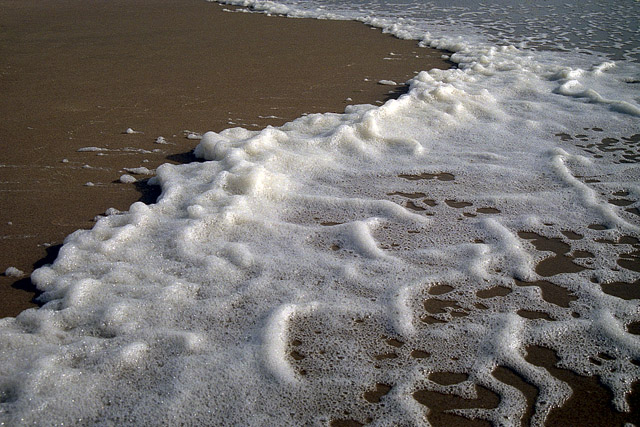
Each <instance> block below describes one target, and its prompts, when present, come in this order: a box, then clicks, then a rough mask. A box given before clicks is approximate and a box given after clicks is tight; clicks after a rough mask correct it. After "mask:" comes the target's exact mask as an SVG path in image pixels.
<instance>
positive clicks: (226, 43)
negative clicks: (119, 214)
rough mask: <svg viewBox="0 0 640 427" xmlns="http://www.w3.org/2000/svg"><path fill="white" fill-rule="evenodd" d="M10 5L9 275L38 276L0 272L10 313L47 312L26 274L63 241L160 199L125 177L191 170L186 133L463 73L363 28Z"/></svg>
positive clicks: (190, 8)
mask: <svg viewBox="0 0 640 427" xmlns="http://www.w3.org/2000/svg"><path fill="white" fill-rule="evenodd" d="M0 9H2V10H3V14H2V15H1V16H0V73H1V74H0V76H1V78H0V93H2V97H0V114H1V115H2V117H3V118H4V120H3V124H2V126H0V142H1V143H2V147H3V148H2V150H3V158H2V161H1V163H0V191H1V192H2V205H3V207H2V209H1V210H0V236H2V240H1V243H0V245H2V246H1V249H2V250H0V272H4V271H5V270H6V269H7V268H8V267H10V266H13V267H16V268H18V269H19V270H21V271H23V272H24V273H25V275H24V276H22V277H20V278H16V277H7V276H5V275H2V276H0V317H4V316H15V315H17V314H18V313H19V312H20V311H22V310H23V309H25V308H28V307H34V306H35V303H34V301H33V297H34V295H35V293H34V291H35V289H34V288H33V286H32V285H31V282H30V280H29V278H28V275H29V274H30V273H31V272H32V271H33V269H34V268H35V267H37V266H40V265H42V264H44V263H49V262H52V261H53V259H55V255H56V254H57V250H58V248H59V245H60V244H61V243H62V241H63V239H64V237H65V236H67V235H68V234H70V233H72V232H73V231H75V230H77V229H82V228H91V227H92V226H93V223H94V222H93V220H94V218H95V216H96V215H99V214H102V213H104V212H105V210H106V209H108V208H110V207H115V208H117V209H119V210H126V209H128V207H129V206H130V205H131V203H133V202H135V201H137V200H143V201H145V202H153V201H154V200H155V197H156V196H157V194H156V193H154V188H148V187H147V186H146V185H144V180H145V179H146V178H148V177H147V176H144V175H138V176H136V177H137V178H138V179H139V181H141V182H138V183H137V184H122V183H119V182H117V180H118V179H119V177H120V176H121V175H122V174H123V173H125V171H124V170H123V168H137V167H141V166H144V167H146V168H148V169H154V168H156V167H157V166H158V165H160V164H162V163H165V162H167V161H169V162H182V161H189V160H191V157H190V154H189V153H190V151H191V150H192V149H193V148H194V147H195V145H196V144H197V142H198V141H196V140H192V139H188V138H186V136H187V134H188V133H187V132H185V131H192V132H198V133H202V132H206V131H208V130H213V131H220V130H222V129H225V128H228V127H234V126H242V127H245V128H248V129H260V128H263V127H265V126H268V125H273V126H278V125H281V124H283V123H285V122H287V121H290V120H292V119H294V118H296V117H299V116H301V115H303V114H305V113H315V112H326V111H332V112H342V111H344V107H345V106H346V105H348V104H360V103H376V101H377V102H383V101H385V100H386V99H388V98H389V97H391V96H397V93H399V92H400V91H402V87H401V86H399V87H394V86H384V85H379V84H378V83H377V82H378V81H379V80H382V79H387V80H394V81H396V82H405V81H407V80H408V79H409V78H411V77H412V76H413V75H414V74H415V72H416V71H418V70H424V69H429V68H432V67H440V68H449V67H450V66H451V64H450V63H447V62H445V61H444V60H442V59H441V58H440V56H441V54H442V53H441V52H438V51H434V50H432V49H425V48H420V47H418V45H417V43H416V42H414V41H406V40H399V39H397V38H395V37H392V36H390V35H387V34H382V33H381V31H380V30H377V29H371V28H370V27H367V26H366V25H363V24H361V23H357V22H346V21H342V22H337V21H320V20H310V19H288V18H283V17H267V16H265V15H262V14H249V13H230V12H228V10H231V8H229V7H228V6H221V5H219V4H216V3H208V2H205V1H204V0H179V1H177V0H144V1H143V0H109V1H108V2H105V1H99V0H60V1H56V2H43V1H38V0H0ZM225 10H227V11H225ZM345 40H348V42H345ZM392 53H393V54H392ZM390 92H391V93H390ZM347 98H351V100H347ZM128 128H131V129H133V130H135V131H138V132H140V133H133V134H127V133H125V131H126V130H127V129H128ZM159 136H163V137H164V138H165V139H166V140H167V142H169V144H162V145H161V144H155V143H154V142H155V140H156V138H157V137H159ZM85 147H99V148H105V149H108V151H102V152H96V151H81V152H79V151H78V150H79V149H82V148H85ZM87 183H92V184H93V185H91V184H89V185H87Z"/></svg>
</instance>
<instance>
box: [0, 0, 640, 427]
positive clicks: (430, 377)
mask: <svg viewBox="0 0 640 427" xmlns="http://www.w3.org/2000/svg"><path fill="white" fill-rule="evenodd" d="M238 3H239V4H245V5H253V7H254V8H255V9H260V10H266V11H271V12H273V13H288V14H290V15H293V16H320V17H328V18H333V19H338V18H357V19H360V20H362V21H363V22H366V23H368V24H372V25H377V26H381V27H383V28H385V29H386V30H388V31H391V32H393V33H394V34H396V35H398V36H400V37H411V38H415V39H418V40H422V42H423V43H424V44H425V45H429V46H432V47H437V48H441V49H446V50H448V51H450V52H451V54H450V59H451V61H453V62H455V63H456V64H457V65H458V68H456V69H450V70H432V71H429V70H424V71H422V72H420V73H419V74H417V75H416V77H415V78H414V79H413V80H411V81H410V82H409V87H410V88H409V92H408V93H407V94H406V95H404V96H402V97H400V98H399V99H397V100H391V101H388V102H387V103H386V104H384V105H383V106H380V107H374V106H369V105H360V106H350V107H348V108H347V110H346V111H345V113H344V114H313V115H308V116H305V117H301V118H299V119H297V120H295V121H293V122H291V123H288V124H286V125H284V126H282V127H280V128H267V129H265V130H263V131H260V132H256V131H249V130H245V129H241V128H234V129H228V130H226V131H223V132H221V133H219V134H216V133H213V132H210V133H207V134H205V135H204V136H203V138H202V140H201V141H200V144H199V145H198V147H197V149H196V155H197V156H198V157H201V158H204V159H205V160H207V161H205V162H203V163H191V164H186V165H180V166H176V165H169V164H167V165H163V166H161V167H160V168H158V170H157V176H156V178H154V180H155V183H156V184H157V185H160V186H161V188H162V195H161V196H160V198H159V200H158V202H157V203H156V204H154V205H144V204H142V203H136V204H134V205H132V206H131V209H130V211H129V212H124V213H118V212H113V214H112V215H109V216H107V217H105V218H103V219H101V220H100V221H98V223H97V224H96V226H95V227H94V228H93V230H89V231H78V232H76V233H74V234H72V235H70V236H69V237H68V238H67V239H66V241H65V245H64V247H63V248H62V250H61V251H60V255H59V257H58V259H57V260H56V262H55V263H54V264H53V265H51V266H48V267H43V268H41V269H39V270H37V271H36V272H35V273H34V275H33V280H34V282H35V283H36V284H37V285H38V287H39V288H40V289H42V290H43V291H44V295H43V298H44V300H45V301H48V302H47V304H45V306H44V307H43V308H42V309H40V310H27V311H25V312H23V313H22V314H20V315H19V316H18V317H17V318H15V319H2V320H0V327H1V329H0V342H1V348H2V349H3V351H2V352H0V359H1V363H0V372H1V377H0V378H1V381H2V382H1V383H0V402H1V403H0V405H1V406H0V411H1V412H0V421H2V422H4V423H6V424H15V423H20V422H22V423H28V422H32V421H35V422H41V423H49V422H50V423H56V422H75V423H81V422H86V423H92V422H96V423H102V424H107V423H113V422H118V423H120V422H126V423H143V422H144V423H160V422H168V423H178V422H181V421H184V422H187V423H194V424H211V423H221V424H225V423H228V424H253V425H262V424H266V423H277V424H291V425H298V424H318V425H323V424H324V425H326V424H329V423H332V424H334V425H340V424H343V425H345V424H349V423H356V422H357V423H365V422H371V423H374V424H378V425H396V424H398V425H403V424H407V425H411V424H424V423H426V422H431V423H434V424H440V425H451V423H453V422H461V423H468V422H470V421H469V420H468V419H473V420H475V421H477V422H478V423H482V422H487V421H488V422H491V423H493V424H496V425H520V419H521V418H524V419H527V420H530V421H531V423H532V424H533V425H540V424H543V423H544V422H545V419H546V420H547V421H548V422H549V423H550V424H552V423H557V422H561V421H562V420H563V419H564V420H566V419H567V418H566V417H569V419H573V420H577V419H579V417H580V416H582V415H583V414H581V413H580V411H576V410H575V409H574V408H575V406H572V405H576V399H577V401H578V406H577V407H580V405H591V407H592V408H596V409H595V412H596V413H597V414H600V415H598V416H602V417H604V418H603V419H604V422H607V423H608V422H613V421H616V422H618V421H619V422H623V421H625V420H627V421H632V420H634V419H636V420H637V417H638V414H637V411H638V408H637V407H633V402H630V401H629V399H628V396H627V395H628V393H629V392H630V391H631V390H632V388H633V387H636V389H637V385H636V386H634V385H633V384H634V383H635V382H637V381H638V379H640V340H639V339H638V323H639V322H640V313H639V312H638V300H637V298H638V292H637V286H638V281H639V280H640V267H639V266H638V265H639V264H638V263H639V261H638V254H639V251H640V244H639V243H638V238H640V216H639V215H638V208H639V207H640V203H639V202H638V200H639V199H640V186H639V185H638V182H640V169H639V168H638V167H637V161H638V155H640V152H639V147H638V143H639V141H640V136H638V135H640V125H639V121H638V120H639V116H640V107H639V106H638V104H639V100H640V93H639V91H638V83H637V81H638V74H639V73H638V71H640V68H639V66H638V64H637V63H636V62H634V60H635V59H636V57H637V46H635V45H633V43H632V40H633V39H634V37H636V36H635V35H634V34H632V33H625V32H624V31H623V27H624V26H625V25H627V24H625V21H624V20H635V22H638V20H637V18H638V16H637V15H638V8H637V5H636V4H635V3H632V2H616V3H612V4H611V5H609V6H608V9H606V10H614V9H615V8H626V9H625V11H624V14H618V13H609V14H601V13H599V9H598V8H599V7H601V6H599V5H597V4H595V2H592V3H584V4H583V3H581V4H580V15H578V14H575V15H571V14H569V13H567V11H568V10H571V9H572V8H573V9H575V8H576V6H571V5H565V3H562V4H560V3H555V2H554V3H552V4H553V6H549V7H548V8H546V9H540V8H535V7H532V9H526V8H524V7H520V6H518V7H517V8H516V7H512V6H511V5H510V4H509V3H506V2H494V3H492V4H491V5H490V6H488V5H486V4H485V5H483V6H482V7H476V6H470V5H465V4H462V3H461V4H460V5H456V6H455V7H451V6H442V5H439V4H437V3H435V2H429V3H426V4H425V3H416V2H411V3H408V2H397V3H390V2H367V3H366V4H365V5H363V3H360V2H350V3H345V2H339V3H329V2H300V3H298V2H287V3H285V2H281V3H272V2H266V3H265V2H248V1H247V2H238ZM545 4H546V3H545ZM359 10H365V11H364V12H359ZM554 14H555V15H554ZM560 16H562V17H563V19H565V18H566V19H567V20H568V21H567V24H566V27H567V30H566V31H569V32H570V34H565V35H562V34H561V30H560V29H559V28H556V27H558V26H559V25H561V24H560V23H561V22H562V21H559V19H560V18H559V17H560ZM445 17H446V18H445ZM525 19H526V24H527V25H526V30H525V26H524V25H522V23H523V22H525ZM559 22H560V23H559ZM626 22H628V21H626ZM592 24H593V25H599V26H600V27H602V26H604V27H605V28H610V29H615V30H616V31H617V30H620V32H621V34H620V40H622V41H620V46H616V47H615V49H612V50H610V49H608V46H609V41H608V39H607V38H606V37H604V36H600V33H599V32H596V31H592V32H589V31H590V28H593V25H592ZM562 25H564V24H562ZM627 28H632V27H630V26H628V25H627ZM607 34H615V31H609V32H608V33H607ZM607 37H608V36H607ZM636 39H637V38H636ZM630 40H631V41H630ZM627 41H628V43H627ZM525 42H526V43H525ZM516 45H517V46H516ZM527 46H530V47H533V48H535V49H531V48H529V47H527ZM601 46H602V48H601ZM586 49H588V50H589V52H588V53H583V51H584V50H586ZM448 55H449V54H448ZM392 57H393V55H392V53H391V52H390V58H392ZM620 58H627V59H620ZM636 384H637V383H636ZM585 390H595V391H596V392H595V397H594V394H593V393H592V394H589V393H584V391H585ZM588 399H592V401H591V400H588ZM598 399H599V400H598ZM609 402H610V403H611V405H613V408H615V409H613V408H611V407H609V406H608V405H609ZM558 408H560V409H558ZM632 410H633V411H632ZM630 411H631V412H630ZM589 416H591V417H596V415H594V414H593V413H591V414H589ZM563 417H565V418H563ZM572 417H573V418H572ZM593 419H595V418H593ZM593 419H592V420H593ZM43 420H46V422H43Z"/></svg>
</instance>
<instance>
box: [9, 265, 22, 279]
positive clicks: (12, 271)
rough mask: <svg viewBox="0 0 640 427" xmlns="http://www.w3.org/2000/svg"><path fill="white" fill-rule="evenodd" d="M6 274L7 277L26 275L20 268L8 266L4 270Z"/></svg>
mask: <svg viewBox="0 0 640 427" xmlns="http://www.w3.org/2000/svg"><path fill="white" fill-rule="evenodd" d="M4 275H5V276H7V277H22V276H24V271H22V270H19V269H17V268H16V267H7V269H6V270H5V271H4Z"/></svg>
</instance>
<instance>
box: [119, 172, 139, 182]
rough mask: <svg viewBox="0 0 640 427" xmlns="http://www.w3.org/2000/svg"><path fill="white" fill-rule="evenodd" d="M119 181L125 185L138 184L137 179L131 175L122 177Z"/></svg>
mask: <svg viewBox="0 0 640 427" xmlns="http://www.w3.org/2000/svg"><path fill="white" fill-rule="evenodd" d="M119 181H120V182H122V183H123V184H132V183H134V182H136V181H137V179H135V178H134V177H132V176H131V175H127V174H124V175H122V176H121V177H120V179H119Z"/></svg>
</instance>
